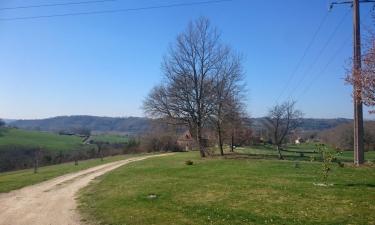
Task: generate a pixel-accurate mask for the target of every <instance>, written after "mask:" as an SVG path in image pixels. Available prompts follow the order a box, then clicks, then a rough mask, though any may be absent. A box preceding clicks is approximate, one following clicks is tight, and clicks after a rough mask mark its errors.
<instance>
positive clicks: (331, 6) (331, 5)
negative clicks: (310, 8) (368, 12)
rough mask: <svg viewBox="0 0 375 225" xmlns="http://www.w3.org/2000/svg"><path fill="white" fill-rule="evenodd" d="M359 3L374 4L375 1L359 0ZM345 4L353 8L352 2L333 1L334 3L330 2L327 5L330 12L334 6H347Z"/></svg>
mask: <svg viewBox="0 0 375 225" xmlns="http://www.w3.org/2000/svg"><path fill="white" fill-rule="evenodd" d="M359 2H360V3H375V0H361V1H359ZM347 4H350V5H351V6H352V7H353V1H335V2H331V3H330V4H329V10H331V9H332V8H333V6H335V5H347Z"/></svg>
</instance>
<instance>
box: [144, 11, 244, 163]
mask: <svg viewBox="0 0 375 225" xmlns="http://www.w3.org/2000/svg"><path fill="white" fill-rule="evenodd" d="M162 68H163V72H164V80H163V84H161V85H159V86H157V87H155V88H154V89H153V90H152V91H151V93H150V94H149V96H148V97H147V99H146V100H145V102H144V105H143V106H144V110H145V112H146V113H147V114H148V115H150V116H153V117H168V118H170V119H172V120H174V121H182V122H184V123H185V124H186V125H188V126H189V128H190V131H191V133H192V134H193V135H195V136H196V139H197V142H198V144H199V146H200V152H201V156H202V157H204V156H205V154H206V152H205V150H204V147H203V144H202V128H203V127H204V126H205V125H207V123H208V122H210V119H211V118H213V117H214V116H215V115H216V118H218V116H217V115H218V113H219V110H220V109H219V108H221V107H222V106H223V105H224V102H225V101H226V99H228V98H230V97H233V96H235V95H237V94H236V93H238V92H239V90H240V85H239V81H240V80H241V79H242V78H241V77H242V68H241V60H240V57H239V56H237V55H236V54H234V53H233V52H232V50H231V49H230V48H229V47H228V46H226V45H224V44H222V43H221V42H220V34H219V33H218V32H217V30H216V29H215V28H213V27H212V26H211V25H210V22H209V21H208V19H206V18H200V19H198V20H196V21H194V22H191V23H190V24H189V25H188V28H187V29H186V30H185V32H183V33H181V34H180V35H179V36H178V37H177V40H176V42H175V44H174V45H172V46H171V47H170V49H169V51H168V54H167V55H166V56H165V57H164V60H163V63H162Z"/></svg>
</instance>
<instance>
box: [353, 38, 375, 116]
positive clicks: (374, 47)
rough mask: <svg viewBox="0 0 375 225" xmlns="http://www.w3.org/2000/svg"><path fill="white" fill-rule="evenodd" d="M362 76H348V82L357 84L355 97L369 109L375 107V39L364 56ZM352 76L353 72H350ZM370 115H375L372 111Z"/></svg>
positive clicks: (372, 39) (374, 111)
mask: <svg viewBox="0 0 375 225" xmlns="http://www.w3.org/2000/svg"><path fill="white" fill-rule="evenodd" d="M359 72H360V73H361V76H357V77H359V79H354V77H353V76H352V75H348V76H347V78H346V81H347V82H348V83H350V84H352V85H354V84H356V87H357V88H358V90H355V91H354V93H355V94H354V97H356V98H361V99H362V102H363V104H365V105H366V106H368V107H371V108H373V107H375V37H372V38H371V40H370V45H369V47H368V49H367V51H366V53H365V54H364V55H363V56H362V68H361V71H359ZM350 73H351V74H352V71H351V70H350ZM370 113H375V110H373V109H372V110H371V111H370Z"/></svg>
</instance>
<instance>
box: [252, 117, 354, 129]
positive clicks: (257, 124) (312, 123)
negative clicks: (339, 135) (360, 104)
mask: <svg viewBox="0 0 375 225" xmlns="http://www.w3.org/2000/svg"><path fill="white" fill-rule="evenodd" d="M352 121H353V120H351V119H346V118H336V119H313V118H304V119H303V120H302V124H301V126H300V129H301V130H303V131H322V130H328V129H331V128H334V127H336V126H338V125H341V124H346V123H350V122H352ZM265 122H266V118H265V117H261V118H255V119H253V128H254V129H255V130H260V129H262V128H264V124H265Z"/></svg>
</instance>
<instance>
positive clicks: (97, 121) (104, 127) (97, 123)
mask: <svg viewBox="0 0 375 225" xmlns="http://www.w3.org/2000/svg"><path fill="white" fill-rule="evenodd" d="M150 121H151V120H150V119H147V118H142V117H127V118H112V117H97V116H59V117H53V118H48V119H41V120H17V121H14V122H12V123H10V125H11V126H15V127H18V128H22V129H28V130H40V131H51V132H59V131H74V130H75V129H80V128H85V129H89V130H91V131H92V132H99V133H111V132H113V133H126V134H140V133H144V132H146V131H147V130H148V129H149V128H150Z"/></svg>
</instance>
